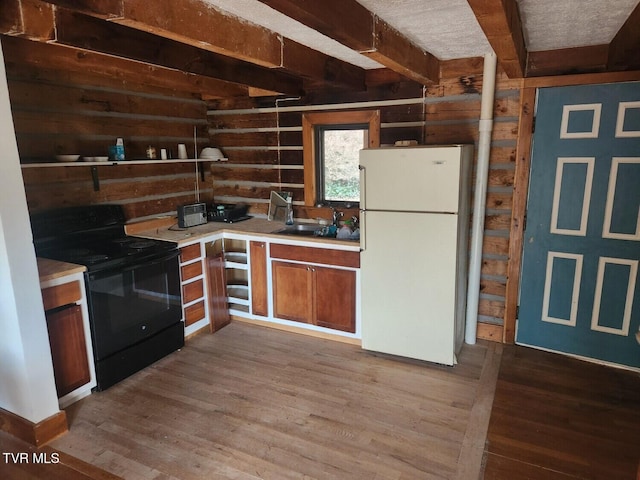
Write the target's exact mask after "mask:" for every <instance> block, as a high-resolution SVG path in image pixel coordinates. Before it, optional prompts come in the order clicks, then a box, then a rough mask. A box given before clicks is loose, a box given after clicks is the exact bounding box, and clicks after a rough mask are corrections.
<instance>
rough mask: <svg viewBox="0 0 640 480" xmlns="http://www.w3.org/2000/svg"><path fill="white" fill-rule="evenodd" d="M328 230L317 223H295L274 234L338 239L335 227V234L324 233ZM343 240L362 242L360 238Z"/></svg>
mask: <svg viewBox="0 0 640 480" xmlns="http://www.w3.org/2000/svg"><path fill="white" fill-rule="evenodd" d="M326 228H327V227H323V226H322V225H318V224H315V223H295V224H293V225H287V226H286V227H284V228H282V229H280V230H276V231H275V232H273V233H277V234H278V235H295V236H299V237H321V238H336V234H335V227H334V228H333V234H331V233H329V234H327V233H323V229H324V230H326ZM343 240H352V241H360V238H352V239H343Z"/></svg>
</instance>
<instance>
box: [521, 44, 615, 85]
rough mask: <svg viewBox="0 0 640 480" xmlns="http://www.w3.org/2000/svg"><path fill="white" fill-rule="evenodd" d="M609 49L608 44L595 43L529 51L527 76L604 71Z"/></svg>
mask: <svg viewBox="0 0 640 480" xmlns="http://www.w3.org/2000/svg"><path fill="white" fill-rule="evenodd" d="M608 51H609V47H608V45H593V46H589V47H576V48H563V49H559V50H546V51H540V52H529V56H528V57H529V58H528V62H527V63H528V64H527V77H540V76H552V75H567V74H576V73H596V72H604V71H606V70H607V52H608Z"/></svg>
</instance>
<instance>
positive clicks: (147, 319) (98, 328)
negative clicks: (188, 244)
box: [31, 205, 184, 390]
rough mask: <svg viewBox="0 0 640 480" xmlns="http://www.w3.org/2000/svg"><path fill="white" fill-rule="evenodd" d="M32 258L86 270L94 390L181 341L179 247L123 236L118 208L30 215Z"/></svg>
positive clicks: (167, 243) (169, 350)
mask: <svg viewBox="0 0 640 480" xmlns="http://www.w3.org/2000/svg"><path fill="white" fill-rule="evenodd" d="M31 225H32V231H33V236H34V246H35V250H36V255H38V256H39V257H44V258H50V259H53V260H60V261H65V262H70V263H75V264H80V265H84V266H86V267H87V271H86V272H85V287H86V292H87V306H88V310H89V323H90V325H91V338H92V343H93V351H94V358H95V365H96V380H97V383H98V386H97V388H98V390H104V389H106V388H108V387H110V386H112V385H113V384H115V383H117V382H119V381H120V380H123V379H124V378H126V377H128V376H129V375H131V374H133V373H135V372H137V371H138V370H140V369H142V368H144V367H146V366H148V365H150V364H151V363H153V362H155V361H156V360H159V359H160V358H162V357H164V356H166V355H168V354H169V353H171V352H174V351H175V350H177V349H179V348H181V347H182V346H183V345H184V324H183V322H182V299H181V289H180V273H179V264H178V247H177V245H176V244H175V243H172V242H165V241H161V240H149V239H145V238H138V237H131V236H127V235H126V234H125V228H124V225H125V216H124V212H123V210H122V207H121V206H120V205H91V206H85V207H71V208H66V209H57V210H52V211H48V212H43V213H38V214H34V215H32V217H31Z"/></svg>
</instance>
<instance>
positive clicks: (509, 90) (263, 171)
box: [208, 65, 520, 341]
mask: <svg viewBox="0 0 640 480" xmlns="http://www.w3.org/2000/svg"><path fill="white" fill-rule="evenodd" d="M462 70H463V71H464V72H465V73H464V74H457V75H455V74H452V75H451V77H450V78H448V79H447V80H445V81H443V82H441V84H440V85H437V86H433V87H430V88H427V89H424V90H423V89H422V88H420V87H418V86H415V85H406V86H404V87H403V86H401V87H398V85H394V87H393V88H388V87H383V86H381V87H376V88H370V89H369V91H368V93H366V94H360V95H353V94H352V95H348V96H346V95H343V94H340V93H333V94H326V93H325V94H312V95H310V96H309V97H307V98H305V99H304V100H296V99H291V100H288V101H282V100H280V101H278V103H277V104H276V102H275V99H274V98H272V99H266V98H262V99H246V98H243V99H232V100H212V101H210V102H209V111H208V117H209V126H210V129H209V134H210V140H211V144H212V145H215V146H217V147H220V148H221V149H222V150H223V152H224V153H225V155H226V156H227V157H228V158H229V161H228V162H225V163H214V164H212V165H211V170H212V173H213V190H214V195H215V198H216V201H219V202H231V203H235V202H240V201H241V202H246V203H247V204H249V205H250V211H251V212H252V213H254V214H266V212H267V209H268V202H269V194H270V191H271V190H280V189H282V190H287V191H291V192H293V197H294V205H295V207H294V210H295V215H296V217H297V218H317V217H323V218H329V216H330V210H329V209H327V208H309V207H304V206H303V199H304V193H303V192H304V180H303V175H304V170H303V158H302V120H301V119H302V114H303V113H304V112H306V111H328V110H347V109H357V110H365V109H372V108H373V109H379V110H380V111H381V122H382V125H381V144H393V143H394V142H395V141H396V140H410V139H413V140H417V141H418V142H419V143H420V144H452V143H473V144H474V145H475V146H476V147H477V144H478V124H479V116H480V101H481V90H482V71H481V65H480V71H478V66H475V71H474V70H472V71H470V68H469V67H468V66H467V68H466V69H462ZM519 110H520V82H514V81H509V80H508V79H506V76H505V75H504V74H502V73H501V74H499V78H498V86H497V92H496V100H495V109H494V113H495V123H494V129H493V135H492V143H491V157H490V175H489V186H488V198H487V212H486V220H485V238H484V246H483V260H482V276H481V294H480V305H479V309H480V315H479V321H480V325H479V328H478V336H479V337H480V338H486V339H491V340H495V341H502V325H503V318H504V312H505V292H506V281H507V276H506V275H507V264H508V252H509V229H510V220H511V205H512V194H513V182H514V172H515V152H516V144H517V138H518V115H519ZM348 214H349V215H350V214H357V211H353V212H351V211H350V212H348Z"/></svg>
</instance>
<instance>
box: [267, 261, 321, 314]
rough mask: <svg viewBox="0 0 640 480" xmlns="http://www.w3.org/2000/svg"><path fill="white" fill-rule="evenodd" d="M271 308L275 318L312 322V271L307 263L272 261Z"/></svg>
mask: <svg viewBox="0 0 640 480" xmlns="http://www.w3.org/2000/svg"><path fill="white" fill-rule="evenodd" d="M271 267H272V271H273V272H272V274H273V309H274V315H275V317H277V318H283V319H285V320H295V321H297V322H304V323H313V317H314V315H313V313H314V312H313V303H314V302H313V272H312V271H311V268H310V267H309V266H307V265H302V264H297V263H287V262H273V263H272V265H271Z"/></svg>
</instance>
